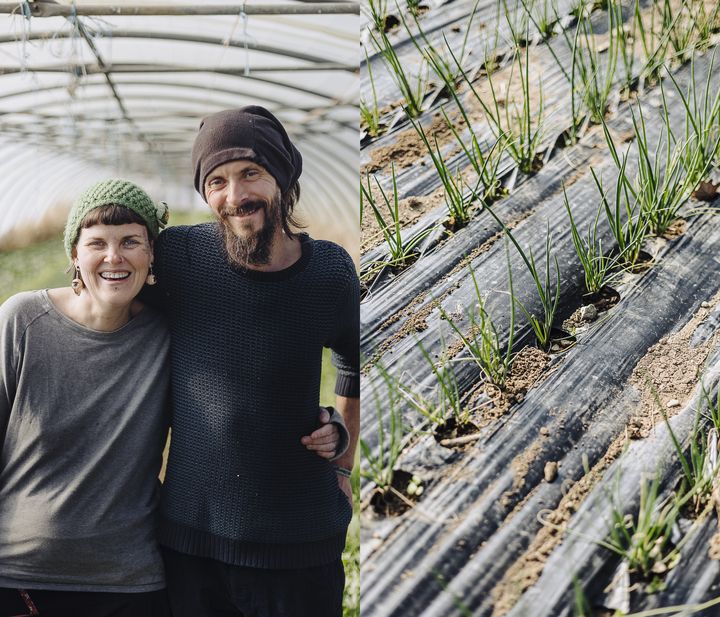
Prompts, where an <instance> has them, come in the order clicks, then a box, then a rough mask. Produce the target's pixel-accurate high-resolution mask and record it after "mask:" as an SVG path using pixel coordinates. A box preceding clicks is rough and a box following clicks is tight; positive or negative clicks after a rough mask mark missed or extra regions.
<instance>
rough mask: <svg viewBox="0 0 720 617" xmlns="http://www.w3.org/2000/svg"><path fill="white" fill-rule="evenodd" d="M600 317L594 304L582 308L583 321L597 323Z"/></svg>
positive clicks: (581, 316) (581, 317)
mask: <svg viewBox="0 0 720 617" xmlns="http://www.w3.org/2000/svg"><path fill="white" fill-rule="evenodd" d="M597 316H598V310H597V308H596V307H595V305H594V304H588V305H587V306H581V307H580V319H581V320H582V321H595V320H596V319H597Z"/></svg>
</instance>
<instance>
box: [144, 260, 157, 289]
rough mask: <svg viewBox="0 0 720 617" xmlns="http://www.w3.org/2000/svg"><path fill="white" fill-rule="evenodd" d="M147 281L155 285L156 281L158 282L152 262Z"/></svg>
mask: <svg viewBox="0 0 720 617" xmlns="http://www.w3.org/2000/svg"><path fill="white" fill-rule="evenodd" d="M145 282H146V283H147V284H148V285H154V284H155V283H157V277H156V276H155V273H154V272H153V269H152V264H150V270H149V271H148V275H147V278H146V279H145Z"/></svg>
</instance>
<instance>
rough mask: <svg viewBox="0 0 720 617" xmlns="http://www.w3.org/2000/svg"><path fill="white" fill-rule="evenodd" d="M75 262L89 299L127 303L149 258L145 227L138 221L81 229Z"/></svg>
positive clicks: (116, 304) (108, 303) (138, 287)
mask: <svg viewBox="0 0 720 617" xmlns="http://www.w3.org/2000/svg"><path fill="white" fill-rule="evenodd" d="M73 261H74V264H75V265H76V266H77V267H79V268H80V275H81V277H82V280H83V284H84V285H85V288H84V289H83V291H82V293H87V294H89V296H90V299H91V300H93V301H94V302H96V303H98V305H99V306H101V307H102V306H103V305H106V306H112V307H114V308H119V307H123V306H129V305H130V303H131V302H132V301H133V299H134V298H135V296H136V295H137V294H138V293H139V292H140V290H141V289H142V286H143V284H144V283H145V279H146V278H147V274H148V269H149V267H150V264H151V262H152V247H151V246H150V242H149V241H148V234H147V228H146V227H145V226H143V225H140V224H139V223H128V224H124V225H103V224H97V225H92V226H91V227H85V228H83V229H81V230H80V236H79V238H78V242H77V245H76V246H75V249H74V260H73Z"/></svg>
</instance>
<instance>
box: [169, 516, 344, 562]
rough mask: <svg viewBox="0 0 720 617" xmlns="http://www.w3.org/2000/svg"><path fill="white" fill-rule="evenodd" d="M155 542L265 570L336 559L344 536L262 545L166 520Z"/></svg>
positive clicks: (342, 544) (192, 553)
mask: <svg viewBox="0 0 720 617" xmlns="http://www.w3.org/2000/svg"><path fill="white" fill-rule="evenodd" d="M158 540H159V542H160V544H161V545H162V546H165V547H167V548H170V549H172V550H174V551H178V552H179V553H185V554H187V555H195V556H196V557H208V558H210V559H216V560H218V561H222V562H223V563H229V564H232V565H236V566H246V567H250V568H265V569H281V568H310V567H313V566H320V565H323V564H326V563H331V562H333V561H335V560H336V559H339V558H340V557H341V555H342V551H343V549H344V548H345V533H342V534H340V535H338V536H334V537H332V538H326V539H323V540H316V541H314V542H298V543H297V544H263V543H258V542H243V541H240V540H233V539H230V538H223V537H220V536H216V535H215V534H212V533H209V532H207V531H201V530H199V529H193V528H191V527H187V526H186V525H182V524H180V523H175V522H172V521H168V520H167V519H163V520H162V522H161V525H160V530H159V534H158Z"/></svg>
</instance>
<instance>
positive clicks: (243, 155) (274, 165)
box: [192, 105, 302, 199]
mask: <svg viewBox="0 0 720 617" xmlns="http://www.w3.org/2000/svg"><path fill="white" fill-rule="evenodd" d="M238 160H249V161H253V162H254V163H257V164H258V165H261V166H262V167H264V168H265V169H267V170H268V171H269V172H270V174H272V176H273V178H275V181H276V182H277V183H278V186H279V187H280V190H281V191H282V192H283V193H285V192H286V191H287V190H288V189H289V188H290V187H291V186H292V185H293V184H295V182H296V181H297V179H298V178H299V177H300V173H301V172H302V156H301V155H300V152H298V150H297V148H296V147H295V146H294V145H293V144H292V142H291V141H290V138H289V137H288V134H287V133H286V132H285V128H284V127H283V125H282V124H280V121H279V120H278V119H277V118H276V117H275V116H273V115H272V114H271V113H270V112H269V111H268V110H267V109H265V108H264V107H260V106H258V105H249V106H247V107H241V108H240V109H226V110H225V111H219V112H217V113H216V114H213V115H211V116H208V117H207V118H205V119H204V120H203V121H202V122H201V123H200V129H199V131H198V134H197V137H196V138H195V143H194V144H193V149H192V165H193V169H194V172H195V175H194V178H195V189H196V190H197V192H198V193H200V195H202V197H203V199H205V180H206V178H207V177H208V174H209V173H210V172H211V171H212V170H213V169H215V168H216V167H218V166H219V165H223V164H224V163H228V162H230V161H238Z"/></svg>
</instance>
